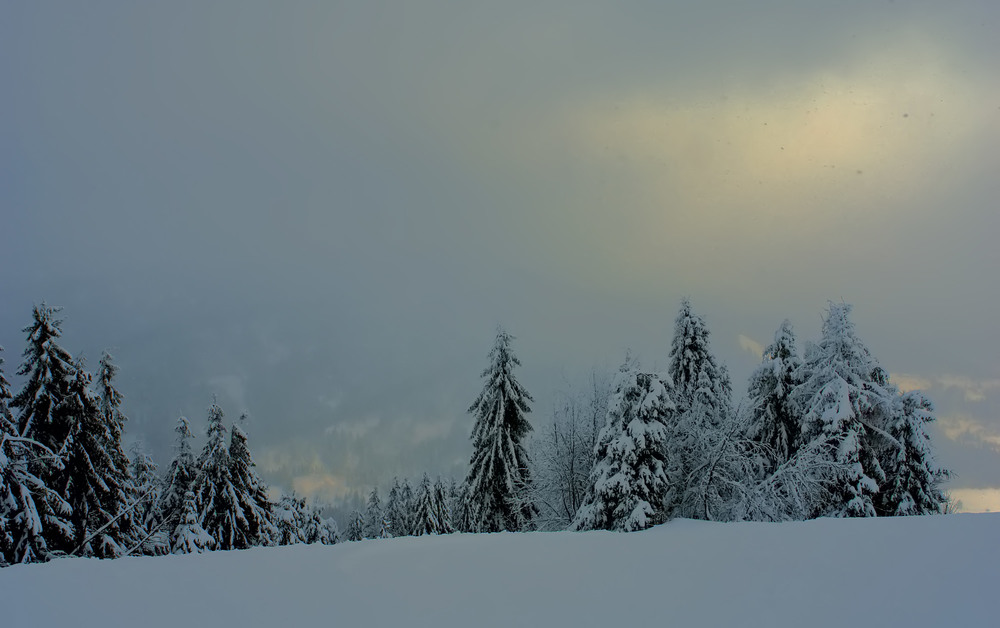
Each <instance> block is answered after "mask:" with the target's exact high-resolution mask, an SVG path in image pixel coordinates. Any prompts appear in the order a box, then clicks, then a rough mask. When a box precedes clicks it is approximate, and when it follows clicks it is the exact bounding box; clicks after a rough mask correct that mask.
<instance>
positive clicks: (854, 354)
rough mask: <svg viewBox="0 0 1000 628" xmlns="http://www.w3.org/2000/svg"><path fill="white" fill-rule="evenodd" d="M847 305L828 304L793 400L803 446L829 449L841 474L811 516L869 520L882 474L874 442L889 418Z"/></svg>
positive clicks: (885, 397) (884, 394) (888, 395)
mask: <svg viewBox="0 0 1000 628" xmlns="http://www.w3.org/2000/svg"><path fill="white" fill-rule="evenodd" d="M850 313H851V306H850V305H848V304H844V303H842V304H837V303H831V304H830V308H829V310H828V312H827V316H826V317H825V319H824V320H823V335H822V338H821V340H820V342H819V343H818V344H816V345H810V346H809V347H808V348H807V350H806V355H805V358H804V360H803V364H802V366H801V367H800V368H799V370H798V378H799V379H800V381H801V384H799V386H797V387H796V388H795V392H794V393H793V396H792V399H793V403H794V405H795V407H796V409H797V411H798V412H799V413H800V414H801V415H802V417H803V430H802V435H801V438H800V440H801V442H802V443H803V446H805V445H806V444H811V443H823V444H826V445H827V449H826V451H828V452H830V455H831V456H832V459H831V460H829V462H830V463H833V464H835V465H836V467H837V468H838V469H839V472H838V477H837V480H836V482H835V485H834V486H832V487H831V495H830V499H829V501H828V503H826V504H818V505H816V512H814V513H812V514H814V515H815V516H823V515H825V516H840V517H873V516H875V515H876V511H875V501H876V495H877V493H878V492H879V487H880V485H881V484H882V483H883V482H885V480H886V476H885V472H884V470H883V469H882V467H881V465H880V464H879V460H878V452H877V448H876V445H875V443H874V442H873V438H875V437H876V435H878V436H877V437H878V438H882V436H881V434H884V433H885V432H884V430H883V429H882V428H883V426H884V425H885V424H886V422H887V419H888V417H890V416H891V414H892V405H893V402H892V391H891V390H888V389H887V388H886V386H885V385H884V382H882V381H880V380H882V379H883V378H882V377H881V376H879V375H878V374H879V373H882V369H881V367H880V366H879V365H878V362H877V361H876V360H875V358H874V357H872V355H871V353H870V352H869V350H868V348H867V347H866V346H865V345H864V343H862V342H861V340H860V339H859V338H858V336H857V334H856V333H855V331H854V323H853V322H852V321H851V320H850Z"/></svg>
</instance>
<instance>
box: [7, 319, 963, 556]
mask: <svg viewBox="0 0 1000 628" xmlns="http://www.w3.org/2000/svg"><path fill="white" fill-rule="evenodd" d="M850 311H851V308H850V306H848V305H846V304H831V305H830V308H829V310H828V312H827V315H826V317H825V318H824V323H823V330H822V337H821V339H820V341H819V342H817V343H814V344H813V343H809V344H807V345H806V349H805V351H804V352H803V354H802V355H801V356H800V354H799V351H798V348H797V344H796V339H795V335H794V333H793V331H792V328H791V326H790V325H789V324H788V322H787V321H786V322H785V323H783V324H782V325H781V327H780V329H779V330H778V332H777V333H776V335H775V339H774V342H773V343H772V344H771V345H770V346H768V347H767V348H766V349H765V351H764V355H763V360H762V363H761V365H760V366H759V367H758V368H757V369H756V370H755V371H754V373H753V375H752V376H751V378H750V381H749V385H748V391H747V395H746V399H745V401H744V402H742V403H741V404H740V405H738V406H736V407H734V406H733V403H732V384H731V381H730V378H729V375H728V372H727V370H726V368H725V366H724V365H722V364H720V363H719V362H718V361H717V360H716V358H715V357H714V355H713V354H712V352H711V350H710V347H709V332H708V328H707V326H706V325H705V321H704V319H703V318H702V317H701V316H699V315H697V314H695V313H694V312H693V311H692V309H691V305H690V303H689V302H688V300H687V299H685V300H684V301H683V302H682V305H681V309H680V312H679V313H678V316H677V318H676V320H675V325H674V336H673V340H672V344H671V351H670V355H669V358H668V367H667V370H666V372H663V373H657V372H651V371H647V370H644V369H642V368H641V367H640V365H639V364H638V363H637V361H635V360H633V359H631V358H627V359H626V361H625V363H624V364H623V365H622V367H621V368H620V370H619V372H618V374H617V376H616V378H615V381H614V383H613V385H612V386H611V390H610V391H608V392H607V394H603V395H602V394H598V391H597V386H596V384H595V388H594V392H595V394H594V396H593V398H592V399H591V401H590V403H589V404H588V405H589V413H584V412H576V411H575V410H574V409H573V408H572V407H570V406H572V403H571V404H570V406H568V407H567V410H568V411H567V412H564V414H563V415H562V417H559V416H557V417H555V420H554V422H553V424H552V430H551V431H548V430H547V431H546V433H545V434H543V435H542V437H541V438H539V439H537V440H536V443H535V446H534V448H533V451H534V452H535V460H534V461H532V460H531V459H530V458H529V454H528V447H527V445H528V443H527V437H528V435H529V433H530V432H531V430H532V427H531V425H530V423H529V422H528V420H527V418H526V415H527V414H528V413H529V412H530V407H529V403H530V402H531V401H532V398H531V396H530V395H529V394H528V392H527V391H526V390H525V389H524V387H523V386H521V384H520V383H519V382H518V381H517V379H516V377H515V375H514V369H515V367H517V366H519V365H520V362H519V360H518V359H517V357H516V356H515V354H514V353H513V350H512V349H511V346H510V345H511V341H512V336H510V334H508V333H507V332H506V331H504V330H503V329H499V330H498V332H497V336H496V340H495V342H494V345H493V348H492V350H491V351H490V354H489V365H488V366H487V368H486V369H485V370H484V371H483V373H482V375H483V378H484V380H485V382H484V386H483V390H482V392H481V393H480V394H479V396H478V397H477V398H476V400H475V401H474V402H473V404H472V406H471V407H470V409H469V412H470V413H471V414H472V415H473V416H474V418H475V423H474V425H473V430H472V441H473V452H472V456H471V459H470V465H469V472H468V475H467V477H466V479H465V480H464V481H463V482H461V483H458V484H456V483H455V482H454V481H451V482H450V483H449V485H448V487H447V488H446V487H445V485H444V483H442V481H441V480H440V479H438V481H437V482H435V483H432V482H431V481H430V479H429V477H428V476H427V475H426V474H425V475H424V477H423V479H422V481H421V482H420V483H419V486H418V488H417V490H416V491H414V490H413V489H412V488H411V487H410V484H409V482H408V481H406V480H404V481H403V483H402V484H400V482H399V481H398V480H396V481H395V482H394V484H393V486H392V488H391V489H390V490H389V492H388V497H387V501H386V503H385V505H384V506H383V504H382V503H381V500H380V498H379V495H378V491H377V489H376V490H373V491H372V493H371V494H370V496H369V499H368V504H367V508H366V509H365V511H364V512H361V511H356V512H355V513H353V515H352V517H351V520H350V522H349V524H348V526H347V530H346V538H347V539H349V540H359V539H362V538H385V537H391V536H405V535H421V534H441V533H448V532H453V531H462V532H495V531H501V530H511V531H516V530H530V529H536V528H546V527H548V528H552V527H556V528H564V527H569V528H571V529H577V530H584V529H594V528H602V529H612V530H622V531H631V530H640V529H644V528H647V527H649V526H651V525H655V524H657V523H661V522H664V521H667V520H669V519H671V518H673V517H691V518H699V519H713V520H730V521H731V520H768V521H781V520H793V519H807V518H812V517H818V516H847V517H857V516H886V515H909V514H929V513H936V512H940V511H942V509H943V508H945V506H946V504H947V500H946V497H945V495H944V493H943V491H942V490H941V485H942V483H943V482H944V481H945V480H946V479H947V477H948V472H947V471H945V470H943V469H941V468H940V467H939V466H938V465H937V464H936V463H935V461H934V456H933V448H932V446H931V442H930V438H929V436H928V433H927V426H928V424H929V423H930V422H931V421H933V420H934V415H933V407H932V406H931V403H930V401H929V400H928V399H927V398H926V397H924V396H923V395H922V394H921V393H919V392H917V391H911V392H902V391H900V390H899V389H898V388H897V387H896V386H895V385H893V384H892V383H891V382H890V381H889V376H888V374H887V372H886V371H885V370H884V369H882V367H881V366H880V365H879V364H878V361H877V360H876V359H875V358H874V357H873V356H872V355H871V353H870V351H869V350H868V349H867V347H866V346H865V345H864V343H862V342H861V340H860V339H859V338H858V336H857V335H856V333H855V330H854V325H853V323H852V322H851V320H850V316H849V315H850ZM57 312H58V310H56V309H54V308H50V307H48V306H46V305H44V304H43V305H41V306H38V307H36V308H35V309H34V311H33V323H32V325H30V326H29V327H27V328H25V329H24V331H25V333H26V334H27V340H28V343H27V344H28V346H27V348H26V349H25V351H24V361H23V363H22V364H21V367H20V368H19V369H18V371H17V372H18V375H21V376H23V377H24V378H25V382H24V385H23V387H22V389H21V390H20V391H19V392H18V393H17V394H16V395H12V394H11V392H10V387H9V384H8V382H7V380H6V379H5V378H4V377H3V373H2V369H0V561H2V562H4V563H14V562H32V561H40V560H48V559H49V558H51V557H53V556H59V555H83V556H97V557H116V556H122V555H128V554H136V553H143V554H164V553H179V552H193V551H205V550H210V549H241V548H247V547H252V546H258V545H275V544H289V543H298V542H305V543H315V542H320V543H334V542H336V541H337V535H338V533H337V527H336V524H335V523H334V522H333V521H332V520H329V519H324V518H323V517H322V516H321V514H320V511H319V510H318V509H317V508H315V507H314V506H310V505H307V503H306V502H305V500H304V499H302V498H299V497H296V496H294V495H292V496H286V497H283V498H282V499H281V500H280V501H278V502H277V503H275V502H272V501H271V500H270V499H269V497H268V494H267V487H266V486H265V484H264V483H263V482H262V481H261V479H260V478H259V477H258V475H257V473H256V471H255V465H254V463H253V460H252V457H251V453H250V449H249V446H248V443H247V437H246V433H245V432H244V430H243V428H242V427H241V425H240V424H241V423H242V420H241V421H239V422H237V423H235V424H233V425H232V426H231V427H230V429H228V430H227V428H226V426H225V423H224V416H223V412H222V410H221V408H220V407H219V406H218V405H217V404H213V405H212V406H211V407H210V408H209V413H208V422H207V430H206V433H207V440H206V443H205V446H204V448H203V449H202V451H201V452H200V454H199V455H198V456H197V457H196V456H195V453H194V451H193V448H192V446H191V441H192V439H193V435H192V433H191V429H190V424H189V423H188V421H187V419H185V418H183V417H182V418H181V419H180V420H179V421H178V425H177V428H176V432H177V435H178V438H177V445H176V451H175V456H174V458H173V460H172V461H171V463H170V466H169V468H168V470H167V473H166V474H165V476H164V477H161V476H160V475H158V473H157V469H156V465H155V464H154V463H153V461H152V460H151V459H150V458H149V456H147V455H145V454H142V453H140V452H136V453H135V454H134V455H133V457H132V459H131V460H130V459H129V457H128V456H127V455H126V454H125V453H124V451H123V449H122V433H123V429H124V424H125V421H126V418H125V416H124V415H123V414H122V412H121V409H120V408H121V401H122V397H121V394H120V393H119V392H118V391H117V389H116V388H115V385H114V378H115V375H116V372H117V367H116V366H115V365H114V363H113V361H112V359H111V357H110V356H109V355H107V354H104V355H103V356H102V358H101V361H100V364H99V367H98V370H97V373H96V376H92V375H91V374H90V373H88V372H87V370H86V369H85V365H84V364H83V362H82V361H81V360H73V359H72V357H71V356H70V354H69V353H68V352H66V351H65V350H64V349H62V348H61V347H60V346H59V345H58V343H57V342H56V341H57V339H58V338H59V337H60V335H61V332H60V324H61V321H59V320H57V319H56V318H55V316H56V314H57ZM0 366H2V362H0ZM574 403H575V401H574ZM15 412H16V415H15ZM585 414H589V417H585V416H584V415H585ZM241 419H242V417H241Z"/></svg>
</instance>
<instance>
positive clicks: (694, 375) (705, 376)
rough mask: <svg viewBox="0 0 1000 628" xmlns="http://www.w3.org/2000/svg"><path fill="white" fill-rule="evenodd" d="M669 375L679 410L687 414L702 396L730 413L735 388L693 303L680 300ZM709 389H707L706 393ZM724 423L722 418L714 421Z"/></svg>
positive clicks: (668, 367)
mask: <svg viewBox="0 0 1000 628" xmlns="http://www.w3.org/2000/svg"><path fill="white" fill-rule="evenodd" d="M667 373H668V374H669V375H670V379H671V381H673V383H674V396H675V403H676V404H677V410H678V411H679V412H682V413H683V412H686V411H688V410H689V409H690V408H691V406H692V404H693V403H694V401H695V395H696V394H698V393H699V392H700V393H701V394H702V395H703V396H708V395H710V396H711V397H712V399H711V402H712V403H713V404H715V405H717V406H718V407H719V408H720V411H721V410H724V409H728V406H729V404H730V401H731V398H732V384H731V382H730V381H729V373H728V371H727V370H726V368H725V367H724V366H722V365H720V364H718V363H717V362H716V360H715V356H714V355H713V354H712V351H711V349H710V347H709V331H708V326H707V325H706V324H705V319H704V318H702V317H701V316H700V315H698V314H695V313H694V312H693V311H692V310H691V301H690V300H689V299H687V298H686V297H685V298H684V299H682V300H681V308H680V311H678V313H677V318H676V319H675V320H674V336H673V339H672V341H671V344H670V357H669V362H668V366H667ZM706 386H707V389H706ZM713 418H715V419H721V418H722V416H721V415H720V416H717V417H713Z"/></svg>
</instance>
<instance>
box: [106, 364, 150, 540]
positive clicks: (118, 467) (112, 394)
mask: <svg viewBox="0 0 1000 628" xmlns="http://www.w3.org/2000/svg"><path fill="white" fill-rule="evenodd" d="M118 370H119V369H118V365H117V364H115V363H114V358H113V357H112V356H111V354H110V353H108V352H107V351H104V352H103V353H102V354H101V362H100V364H99V365H98V368H97V382H96V384H97V401H98V407H99V410H100V414H101V419H102V421H103V423H104V426H105V430H106V432H107V437H108V440H107V449H108V455H109V456H110V457H111V461H112V462H113V463H114V466H115V472H116V473H118V474H120V475H122V476H123V477H127V478H128V486H127V487H126V488H127V490H129V491H132V493H131V494H129V495H128V498H129V502H134V501H135V500H136V499H138V498H139V494H138V493H136V491H137V489H136V486H135V483H134V478H133V477H132V472H131V463H130V461H129V458H128V456H127V455H126V454H125V449H124V447H123V445H122V435H123V433H124V432H125V422H126V421H128V417H127V416H125V413H124V412H122V409H121V405H122V401H123V398H122V394H121V393H120V392H118V389H117V388H116V387H115V377H116V376H117V375H118ZM134 518H135V519H136V520H137V521H139V523H140V524H141V521H142V520H141V518H137V517H134Z"/></svg>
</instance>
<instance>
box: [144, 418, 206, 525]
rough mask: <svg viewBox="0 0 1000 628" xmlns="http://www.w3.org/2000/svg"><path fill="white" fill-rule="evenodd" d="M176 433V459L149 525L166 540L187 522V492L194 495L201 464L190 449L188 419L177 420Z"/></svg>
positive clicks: (191, 436)
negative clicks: (157, 528)
mask: <svg viewBox="0 0 1000 628" xmlns="http://www.w3.org/2000/svg"><path fill="white" fill-rule="evenodd" d="M174 433H176V434H177V445H176V448H175V450H174V458H173V460H171V461H170V468H168V469H167V477H166V479H165V480H164V484H163V493H162V494H161V496H160V501H159V503H158V505H157V507H156V509H155V511H154V517H153V521H152V522H151V524H150V529H151V530H152V529H153V528H156V527H159V529H160V530H161V531H162V532H164V533H165V535H166V537H167V538H170V537H171V536H172V535H173V531H174V528H176V527H177V526H178V525H180V524H181V523H182V522H183V520H184V517H183V511H184V500H185V499H187V493H188V491H193V489H194V480H195V477H197V475H198V464H197V463H196V462H195V458H194V450H193V449H192V448H191V441H192V440H193V439H194V434H192V433H191V424H190V423H189V422H188V420H187V418H186V417H180V418H178V419H177V426H176V427H175V428H174ZM196 499H197V498H196ZM195 505H196V506H197V501H195ZM199 514H200V513H199Z"/></svg>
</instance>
